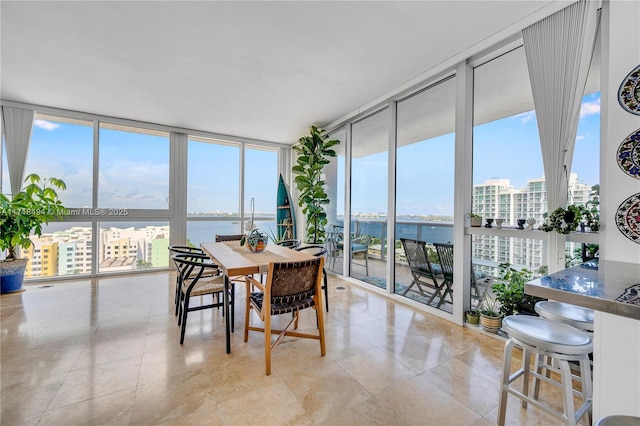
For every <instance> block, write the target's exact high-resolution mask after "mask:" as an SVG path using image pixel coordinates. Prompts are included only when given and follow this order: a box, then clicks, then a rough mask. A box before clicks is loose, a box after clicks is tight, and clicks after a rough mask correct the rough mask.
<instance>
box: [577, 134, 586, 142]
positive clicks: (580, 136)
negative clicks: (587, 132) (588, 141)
mask: <svg viewBox="0 0 640 426" xmlns="http://www.w3.org/2000/svg"><path fill="white" fill-rule="evenodd" d="M582 139H584V135H578V136H576V140H577V141H581V140H582Z"/></svg>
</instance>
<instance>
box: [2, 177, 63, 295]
mask: <svg viewBox="0 0 640 426" xmlns="http://www.w3.org/2000/svg"><path fill="white" fill-rule="evenodd" d="M25 182H26V183H27V185H26V186H25V187H24V188H23V189H22V190H21V191H20V192H18V193H17V194H13V196H11V198H9V197H7V196H6V195H4V194H0V250H2V251H4V250H6V251H7V257H6V259H5V260H2V261H0V267H1V268H0V276H1V277H2V290H1V291H2V293H9V292H14V291H18V290H20V289H21V288H22V283H23V280H24V271H25V268H26V266H27V261H28V259H18V257H17V253H16V251H17V248H18V247H20V248H23V249H28V248H29V247H31V244H32V243H31V239H30V237H31V233H32V232H33V234H34V235H37V236H40V235H41V234H42V225H46V224H48V223H49V221H51V220H53V219H56V218H61V217H62V215H63V214H64V212H65V207H64V206H63V205H62V202H61V201H60V199H59V198H58V194H57V192H56V188H57V189H62V190H64V189H66V185H65V183H64V182H63V181H62V180H60V179H56V178H48V179H41V178H40V176H38V175H36V174H31V175H29V176H27V178H26V179H25Z"/></svg>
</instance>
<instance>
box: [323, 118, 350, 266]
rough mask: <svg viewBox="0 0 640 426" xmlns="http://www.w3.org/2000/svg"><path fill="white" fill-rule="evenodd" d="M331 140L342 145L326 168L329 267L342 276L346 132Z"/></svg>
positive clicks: (334, 134)
mask: <svg viewBox="0 0 640 426" xmlns="http://www.w3.org/2000/svg"><path fill="white" fill-rule="evenodd" d="M329 139H330V140H338V141H340V143H339V144H338V145H336V146H335V147H334V148H333V149H334V150H335V151H336V156H335V157H333V158H331V159H330V163H329V164H327V165H326V166H325V168H324V172H325V181H326V185H327V195H328V196H329V199H330V200H331V201H330V202H329V204H328V205H327V206H326V211H327V227H326V235H327V236H326V247H327V267H328V268H329V269H331V270H332V271H334V272H336V273H338V274H342V273H343V270H344V262H343V261H342V257H341V254H342V251H341V250H339V247H338V245H339V244H340V232H341V230H342V229H343V228H342V226H343V225H344V200H345V158H346V157H345V155H346V149H347V147H346V130H345V129H344V128H342V129H339V130H337V131H335V132H333V133H331V134H330V135H329Z"/></svg>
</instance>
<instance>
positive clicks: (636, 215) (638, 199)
mask: <svg viewBox="0 0 640 426" xmlns="http://www.w3.org/2000/svg"><path fill="white" fill-rule="evenodd" d="M616 225H617V226H618V229H619V230H620V232H622V234H624V236H625V237H627V238H629V239H630V240H631V241H633V242H634V243H638V244H640V192H639V193H637V194H634V195H632V196H631V197H629V198H627V199H626V200H624V201H623V202H622V204H620V206H619V207H618V211H616Z"/></svg>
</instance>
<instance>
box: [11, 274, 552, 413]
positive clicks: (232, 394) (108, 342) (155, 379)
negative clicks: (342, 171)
mask: <svg viewBox="0 0 640 426" xmlns="http://www.w3.org/2000/svg"><path fill="white" fill-rule="evenodd" d="M174 280H175V278H174V275H172V274H170V273H155V274H145V275H135V276H128V277H117V278H113V277H112V278H101V279H94V280H85V281H68V282H60V281H57V282H54V283H49V284H50V285H52V286H45V285H44V284H37V285H33V286H28V287H27V289H26V291H24V292H22V293H18V294H8V295H2V296H1V309H0V325H1V333H2V341H1V373H2V376H1V389H2V393H1V396H0V405H1V418H0V421H1V423H2V424H3V425H14V424H15V425H35V424H42V425H89V424H125V425H126V424H131V425H157V424H175V425H187V424H220V425H241V424H255V425H283V424H295V425H298V424H321V425H351V424H363V425H365V424H366V425H372V424H375V425H377V424H380V425H383V424H384V425H409V424H412V425H413V424H415V425H443V424H451V425H491V424H495V423H496V415H497V404H498V390H499V374H500V366H501V359H502V348H503V342H502V341H500V340H498V339H496V338H493V337H488V336H485V335H483V334H481V333H479V332H477V331H474V330H469V329H466V328H464V327H459V326H456V325H453V324H451V323H449V322H447V321H444V320H442V319H439V318H437V317H434V316H431V315H429V314H425V313H423V312H420V311H417V310H415V309H413V308H411V307H408V306H406V305H404V304H401V303H398V302H395V301H392V300H388V299H387V298H385V297H383V296H380V295H378V294H375V293H372V292H370V291H368V290H367V289H366V288H362V287H359V286H356V285H352V284H350V283H347V282H345V281H342V280H340V279H339V278H336V277H331V278H330V283H329V286H330V290H329V299H330V312H329V313H328V314H327V315H326V317H325V318H326V333H327V355H326V356H324V357H321V356H320V349H319V344H318V342H317V341H312V340H300V339H293V338H286V340H285V341H283V343H282V344H281V345H280V346H279V347H278V348H277V349H276V350H275V352H274V354H273V364H272V365H273V367H272V374H271V376H265V374H264V352H263V338H262V335H260V334H251V335H250V338H249V342H248V343H244V342H243V338H242V337H243V336H242V327H243V321H244V289H242V288H238V289H237V310H236V316H235V318H236V332H235V334H234V335H233V337H232V353H231V354H229V355H227V354H226V353H225V344H224V343H225V339H224V330H223V324H224V321H223V318H222V316H221V311H219V310H211V309H208V310H203V311H199V312H193V313H191V314H190V316H189V321H188V328H187V336H186V339H185V344H184V345H183V346H181V345H180V344H179V343H178V339H179V328H178V327H177V325H176V321H175V318H174V316H173V285H174ZM337 287H342V288H343V289H338V288H337ZM303 318H304V321H302V325H301V328H303V329H304V328H313V327H314V326H315V318H314V316H313V311H312V310H307V311H305V314H304V315H303ZM253 321H256V322H257V320H256V318H254V319H253ZM547 388H549V386H546V387H545V385H543V391H542V394H541V398H545V399H548V398H551V399H554V400H555V401H559V397H558V394H557V392H556V391H555V390H554V388H551V389H549V390H547ZM556 406H557V404H556ZM507 421H508V423H509V424H513V425H521V424H557V423H558V421H557V420H555V419H554V418H552V417H549V416H548V415H546V414H544V413H542V412H541V411H540V410H537V409H535V408H533V407H530V408H529V409H526V410H525V409H523V408H521V407H520V405H519V404H518V402H517V400H515V399H513V400H512V399H510V401H509V405H508V413H507Z"/></svg>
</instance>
